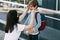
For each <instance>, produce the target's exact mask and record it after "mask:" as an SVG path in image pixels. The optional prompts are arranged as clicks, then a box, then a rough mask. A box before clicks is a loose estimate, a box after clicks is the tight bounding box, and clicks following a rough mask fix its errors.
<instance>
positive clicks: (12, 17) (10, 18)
mask: <svg viewBox="0 0 60 40" xmlns="http://www.w3.org/2000/svg"><path fill="white" fill-rule="evenodd" d="M17 23H18V17H17V11H16V10H10V11H9V12H8V14H7V22H6V26H5V32H6V33H8V31H9V30H10V32H12V31H13V29H14V25H17Z"/></svg>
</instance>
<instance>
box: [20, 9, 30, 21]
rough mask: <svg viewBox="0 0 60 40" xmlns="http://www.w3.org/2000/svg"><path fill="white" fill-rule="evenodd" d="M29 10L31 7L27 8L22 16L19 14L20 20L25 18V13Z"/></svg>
mask: <svg viewBox="0 0 60 40" xmlns="http://www.w3.org/2000/svg"><path fill="white" fill-rule="evenodd" d="M28 10H29V8H26V9H25V10H24V12H23V14H22V15H21V16H19V22H20V21H22V20H23V19H24V17H25V15H26V14H27V12H28Z"/></svg>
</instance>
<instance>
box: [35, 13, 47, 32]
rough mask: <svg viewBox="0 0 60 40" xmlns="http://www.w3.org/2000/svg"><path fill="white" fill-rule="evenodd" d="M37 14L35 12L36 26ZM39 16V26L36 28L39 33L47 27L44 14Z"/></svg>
mask: <svg viewBox="0 0 60 40" xmlns="http://www.w3.org/2000/svg"><path fill="white" fill-rule="evenodd" d="M38 13H39V12H36V14H35V20H36V23H37V24H38V21H37V14H38ZM40 15H41V26H40V27H39V28H38V30H39V31H42V30H44V29H45V27H46V25H47V18H46V17H45V15H44V14H40Z"/></svg>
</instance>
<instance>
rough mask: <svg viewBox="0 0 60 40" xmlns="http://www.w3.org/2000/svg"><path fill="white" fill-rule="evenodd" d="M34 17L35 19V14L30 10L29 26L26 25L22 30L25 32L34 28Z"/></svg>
mask: <svg viewBox="0 0 60 40" xmlns="http://www.w3.org/2000/svg"><path fill="white" fill-rule="evenodd" d="M34 17H35V12H34V10H32V12H31V21H30V24H29V25H26V26H25V28H24V30H27V31H28V30H30V29H32V28H33V26H34Z"/></svg>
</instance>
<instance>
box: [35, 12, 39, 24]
mask: <svg viewBox="0 0 60 40" xmlns="http://www.w3.org/2000/svg"><path fill="white" fill-rule="evenodd" d="M38 13H39V12H36V13H35V20H36V23H37V24H38V20H37V14H38Z"/></svg>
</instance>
